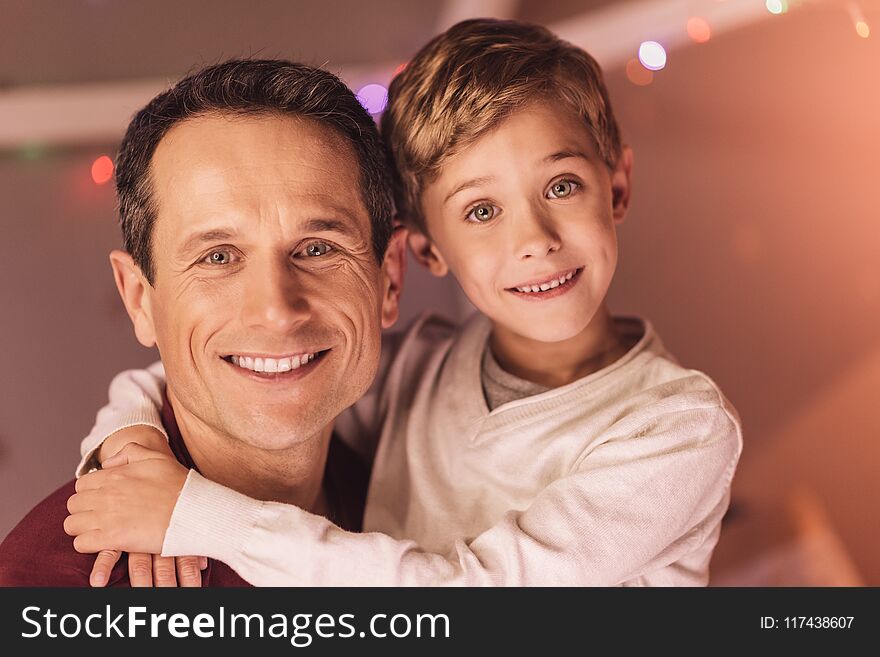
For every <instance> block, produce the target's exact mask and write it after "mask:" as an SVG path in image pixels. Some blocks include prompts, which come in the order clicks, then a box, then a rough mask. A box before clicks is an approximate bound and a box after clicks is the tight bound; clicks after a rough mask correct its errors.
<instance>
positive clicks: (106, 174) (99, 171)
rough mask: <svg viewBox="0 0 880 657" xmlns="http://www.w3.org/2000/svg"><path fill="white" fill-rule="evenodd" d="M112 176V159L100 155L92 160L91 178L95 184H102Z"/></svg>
mask: <svg viewBox="0 0 880 657" xmlns="http://www.w3.org/2000/svg"><path fill="white" fill-rule="evenodd" d="M112 177H113V160H111V159H110V158H109V157H108V156H106V155H102V156H101V157H99V158H98V159H97V160H95V161H94V162H92V180H94V181H95V184H96V185H103V184H104V183H106V182H107V181H108V180H110V179H111V178H112Z"/></svg>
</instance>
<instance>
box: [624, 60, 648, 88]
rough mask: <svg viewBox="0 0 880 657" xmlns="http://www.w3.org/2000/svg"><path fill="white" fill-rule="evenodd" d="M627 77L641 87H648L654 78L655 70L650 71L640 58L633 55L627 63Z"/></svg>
mask: <svg viewBox="0 0 880 657" xmlns="http://www.w3.org/2000/svg"><path fill="white" fill-rule="evenodd" d="M626 77H627V78H629V81H630V82H632V83H633V84H635V85H638V86H640V87H646V86H648V85H649V84H651V82H652V81H653V80H654V72H653V71H649V70H648V69H646V68H645V67H644V66H642V64H641V62H639V60H638V59H636V58H635V57H633V58H632V59H631V60H629V61H628V62H627V63H626Z"/></svg>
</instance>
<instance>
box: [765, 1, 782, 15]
mask: <svg viewBox="0 0 880 657" xmlns="http://www.w3.org/2000/svg"><path fill="white" fill-rule="evenodd" d="M764 5H765V6H766V7H767V11H769V12H770V13H771V14H784V13H785V12H787V11H788V3H787V2H786V0H767V2H765V3H764Z"/></svg>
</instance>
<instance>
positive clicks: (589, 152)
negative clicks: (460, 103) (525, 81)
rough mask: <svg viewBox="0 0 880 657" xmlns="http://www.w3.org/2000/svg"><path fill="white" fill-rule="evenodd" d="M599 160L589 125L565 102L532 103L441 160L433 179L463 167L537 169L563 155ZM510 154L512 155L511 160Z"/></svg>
mask: <svg viewBox="0 0 880 657" xmlns="http://www.w3.org/2000/svg"><path fill="white" fill-rule="evenodd" d="M571 157H574V158H578V159H582V160H584V161H586V162H588V163H591V164H593V163H602V158H601V156H600V154H599V147H598V144H597V143H596V140H595V139H594V138H593V136H592V133H591V132H590V129H589V126H588V125H587V123H586V120H584V119H583V118H582V117H581V116H580V115H579V114H578V113H577V112H576V111H575V110H574V109H572V108H571V107H569V106H568V105H567V104H565V103H556V104H551V103H550V102H549V101H536V102H533V103H530V104H529V105H526V106H524V107H522V108H520V109H517V110H514V111H513V112H511V113H510V114H508V115H507V116H506V117H504V118H503V119H502V120H501V121H500V122H499V123H498V124H497V125H495V126H493V127H492V128H490V129H489V130H486V131H485V132H483V133H482V134H480V135H478V136H477V137H475V138H474V139H473V141H471V143H469V144H468V145H467V146H465V147H463V148H461V149H460V150H458V151H457V152H455V153H453V154H452V155H450V156H449V157H447V158H445V159H444V161H443V162H442V164H441V167H440V169H439V172H438V176H437V177H436V178H435V182H440V181H441V179H446V181H447V182H449V178H450V177H454V176H456V175H458V174H460V173H462V172H463V171H465V170H467V171H471V172H475V171H478V170H485V171H487V172H488V171H492V170H495V169H499V168H502V167H504V166H511V165H515V166H527V167H541V166H546V165H551V164H553V163H555V162H558V161H560V160H563V159H567V158H571ZM511 158H513V159H512V160H511Z"/></svg>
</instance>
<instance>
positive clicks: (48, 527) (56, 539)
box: [0, 397, 369, 586]
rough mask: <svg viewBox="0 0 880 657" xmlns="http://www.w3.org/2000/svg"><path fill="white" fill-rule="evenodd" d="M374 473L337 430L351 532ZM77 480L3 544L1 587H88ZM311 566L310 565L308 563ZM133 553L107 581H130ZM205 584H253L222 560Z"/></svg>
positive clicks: (176, 445)
mask: <svg viewBox="0 0 880 657" xmlns="http://www.w3.org/2000/svg"><path fill="white" fill-rule="evenodd" d="M164 401H165V403H164V404H163V407H162V424H163V425H164V427H165V430H166V431H167V432H168V442H169V445H170V446H171V451H172V452H173V453H174V456H175V457H176V458H177V460H178V461H180V463H182V464H183V465H184V466H186V467H187V468H192V469H194V470H198V468H196V467H195V463H193V460H192V457H191V456H190V454H189V451H188V450H187V449H186V443H184V441H183V437H182V436H181V435H180V429H179V428H178V427H177V420H176V419H175V417H174V410H173V409H172V408H171V404H170V403H169V401H168V398H167V397H166V398H165V400H164ZM368 480H369V472H368V471H367V468H366V466H365V465H364V463H363V461H362V460H361V459H360V457H358V455H357V454H356V453H355V452H354V451H353V450H352V449H351V448H350V447H348V445H346V444H345V443H344V442H342V441H341V440H340V439H338V438H337V437H336V436H335V435H334V436H333V437H332V438H331V440H330V451H329V453H328V455H327V466H326V469H325V470H324V490H325V493H326V495H327V502H328V505H329V507H330V513H329V514H328V517H329V518H330V520H332V521H333V522H335V523H336V524H337V525H339V526H340V527H342V528H343V529H346V530H348V531H357V532H359V531H360V530H361V521H362V519H363V512H364V503H365V501H366V493H367V483H368ZM75 484H76V480H75V479H74V480H71V481H69V482H67V483H66V484H64V485H63V486H61V488H59V489H58V490H56V491H55V492H54V493H52V494H51V495H49V497H47V498H46V499H44V500H43V501H42V502H40V503H39V504H37V506H35V507H34V508H33V509H32V510H31V512H30V513H28V514H27V515H26V516H25V517H24V519H23V520H22V521H21V522H19V523H18V525H16V526H15V528H14V529H13V530H12V531H11V532H10V533H9V535H8V536H7V537H6V539H5V540H4V541H3V543H2V544H0V586H88V585H89V575H90V574H91V572H92V566H93V565H94V563H95V555H94V554H80V553H79V552H77V551H76V550H74V549H73V539H72V538H71V537H70V536H68V535H67V534H65V533H64V527H63V523H64V519H65V518H66V517H67V515H68V513H67V500H68V498H70V496H71V495H73V494H74V492H76V491H75V488H74V486H75ZM304 567H307V566H304ZM129 585H130V584H129V581H128V557H127V555H125V554H123V556H122V558H121V559H120V560H119V561H118V562H117V564H116V565H115V566H114V568H113V571H112V572H111V574H110V580H109V582H108V584H107V586H129ZM202 586H250V584H248V582H246V581H245V580H243V579H242V578H241V577H239V576H238V573H236V572H235V571H234V570H232V568H230V567H229V566H227V565H226V564H225V563H223V562H222V561H216V560H214V559H208V567H207V569H205V570H203V571H202Z"/></svg>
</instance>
